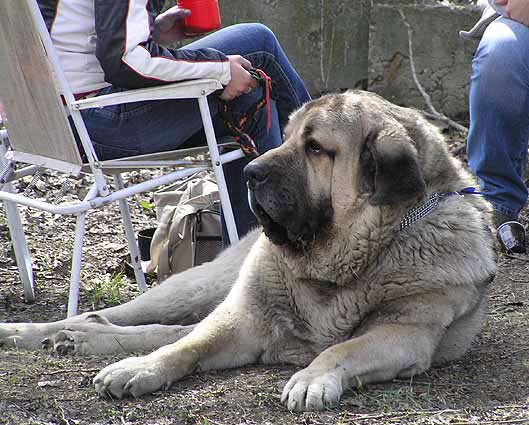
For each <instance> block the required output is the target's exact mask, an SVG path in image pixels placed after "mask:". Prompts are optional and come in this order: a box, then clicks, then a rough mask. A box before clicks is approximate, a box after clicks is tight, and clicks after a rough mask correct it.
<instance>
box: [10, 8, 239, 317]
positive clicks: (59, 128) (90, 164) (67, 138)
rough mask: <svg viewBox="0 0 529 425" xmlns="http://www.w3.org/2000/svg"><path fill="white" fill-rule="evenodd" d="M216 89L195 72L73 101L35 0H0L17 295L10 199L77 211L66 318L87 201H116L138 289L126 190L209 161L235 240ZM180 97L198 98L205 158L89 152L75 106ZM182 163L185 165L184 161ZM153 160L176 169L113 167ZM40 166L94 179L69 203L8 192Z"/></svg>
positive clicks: (27, 272) (18, 242) (21, 249)
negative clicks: (105, 157) (214, 110)
mask: <svg viewBox="0 0 529 425" xmlns="http://www.w3.org/2000/svg"><path fill="white" fill-rule="evenodd" d="M220 88H222V85H221V84H220V83H219V82H218V81H216V80H211V79H201V80H193V81H185V82H181V83H176V84H169V85H165V86H159V87H155V88H148V89H138V90H130V91H127V92H122V93H116V94H110V95H105V96H97V97H92V98H88V99H84V100H75V99H74V96H73V94H72V91H71V89H70V87H69V85H68V83H67V81H66V79H65V77H64V74H63V71H62V69H61V67H60V64H59V61H58V58H57V54H56V52H55V50H54V47H53V45H52V42H51V38H50V36H49V34H48V31H47V29H46V25H45V23H44V20H43V18H42V16H41V14H40V11H39V8H38V5H37V2H36V0H16V1H14V0H0V100H1V101H2V102H3V105H4V108H5V111H6V114H7V119H8V120H7V131H6V130H3V131H2V132H1V133H0V200H2V201H3V202H4V207H5V212H6V216H7V220H8V225H9V229H10V232H11V239H12V242H13V247H14V251H15V256H16V261H17V264H18V268H19V271H20V277H21V280H22V282H23V285H24V296H25V299H26V300H27V301H28V302H31V301H33V300H34V298H35V293H34V277H33V272H32V266H31V258H30V254H29V250H28V247H27V243H26V239H25V236H24V232H23V229H22V226H21V220H20V216H19V212H18V208H17V204H20V205H25V206H28V207H32V208H37V209H40V210H43V211H47V212H50V213H54V214H75V215H76V216H77V226H76V231H75V241H74V250H73V257H72V269H71V279H70V290H69V298H68V317H70V316H73V315H75V314H77V307H78V302H79V301H78V300H79V280H80V271H81V259H82V246H83V238H84V233H85V217H86V213H87V211H88V210H89V209H91V208H99V207H102V206H104V205H106V204H109V203H111V202H114V201H118V202H119V206H120V209H121V214H122V217H123V223H124V227H125V234H126V237H127V241H128V246H129V249H130V254H131V260H132V264H133V267H134V273H135V277H136V281H137V283H138V285H139V287H140V290H141V291H142V292H143V291H145V290H146V289H147V286H146V284H145V276H144V274H143V272H142V269H141V262H140V254H139V251H138V245H137V243H136V237H135V234H134V230H133V228H132V222H131V218H130V212H129V208H128V204H127V198H128V197H130V196H132V195H135V194H137V193H140V192H146V191H151V190H153V189H154V188H156V187H157V186H160V185H164V184H169V183H172V182H174V181H176V180H179V179H182V178H184V177H187V176H189V175H191V174H193V173H196V172H197V171H200V170H202V169H204V168H207V167H208V166H212V167H213V170H214V172H215V176H216V179H217V183H218V186H219V193H220V200H221V204H222V209H223V212H224V216H225V220H226V224H227V230H228V234H229V238H230V240H231V242H234V241H236V240H237V239H238V235H237V230H236V227H235V222H234V219H233V213H232V209H231V205H230V200H229V196H228V192H227V187H226V182H225V179H224V174H223V169H222V164H225V163H227V162H229V161H232V160H234V159H238V158H241V157H242V156H243V153H242V151H241V150H240V149H237V150H232V151H229V152H228V153H225V154H222V155H221V154H219V150H218V146H217V143H216V139H215V133H214V130H213V125H212V120H211V114H210V111H209V107H208V102H207V99H206V96H208V95H209V94H211V93H212V92H214V91H215V90H218V89H220ZM61 96H62V97H61ZM182 98H195V99H197V101H198V103H199V106H200V112H201V117H202V121H203V124H204V130H205V134H206V138H207V145H208V146H207V149H204V150H205V151H206V152H207V151H208V150H209V157H210V164H206V165H203V166H196V165H195V166H193V165H192V166H191V168H181V166H184V165H186V162H185V161H182V158H183V157H184V156H189V155H190V154H192V153H196V150H186V151H182V150H178V151H172V152H164V153H160V154H153V155H141V156H136V157H130V158H124V159H118V160H111V161H100V160H99V159H98V158H97V155H96V153H95V151H94V148H93V146H92V143H91V141H90V138H89V135H88V133H87V130H86V127H85V125H84V122H83V119H82V116H81V113H80V110H82V109H87V108H97V107H102V106H107V105H114V104H121V103H129V102H137V101H142V100H160V99H182ZM68 115H69V116H70V117H71V120H72V122H73V125H75V129H76V130H77V133H78V135H79V138H80V141H81V143H82V146H83V148H84V151H85V153H86V157H87V162H86V163H85V164H83V162H82V160H81V157H80V154H79V151H78V148H77V145H76V142H75V139H74V136H73V132H72V129H71V127H70V125H69V123H68ZM178 158H180V159H178ZM187 165H188V167H189V161H187ZM160 167H179V168H178V169H177V171H167V172H166V174H163V175H162V176H161V177H156V178H152V179H150V180H147V181H143V182H141V183H138V184H134V185H129V186H128V187H126V188H125V187H124V183H123V179H122V176H121V173H123V172H125V171H131V170H137V169H143V168H160ZM42 170H55V171H56V172H60V173H64V174H65V175H74V176H77V175H79V174H80V173H90V174H92V175H93V177H94V181H95V182H94V184H93V185H92V187H91V188H90V190H89V192H88V194H87V195H86V196H85V197H84V199H82V200H79V201H78V202H75V203H59V204H55V203H51V202H45V201H41V200H37V199H32V198H30V197H29V196H26V195H25V194H24V193H15V191H14V189H13V185H12V182H14V181H16V180H18V179H21V178H22V177H25V176H28V175H32V174H35V173H37V172H41V171H42ZM108 178H113V181H114V186H115V187H114V189H111V188H110V187H109V185H108V184H107V179H108Z"/></svg>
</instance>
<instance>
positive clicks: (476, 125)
mask: <svg viewBox="0 0 529 425" xmlns="http://www.w3.org/2000/svg"><path fill="white" fill-rule="evenodd" d="M528 138H529V28H528V27H526V26H524V25H522V24H519V23H517V22H515V21H512V20H510V19H506V18H500V19H498V20H496V21H495V22H493V23H492V24H490V26H489V27H488V28H487V30H486V32H485V34H484V36H483V38H482V40H481V42H480V44H479V47H478V50H477V52H476V55H475V58H474V60H473V63H472V80H471V86H470V131H469V135H468V145H467V152H468V161H469V165H470V168H471V169H472V171H473V172H474V174H475V175H476V176H477V177H478V179H479V182H480V185H481V189H482V191H483V193H484V195H485V197H486V198H487V200H489V201H490V202H491V204H492V206H493V208H494V212H495V215H494V217H495V224H496V226H498V225H500V224H501V223H502V222H505V221H508V220H515V219H517V217H518V214H519V212H520V210H521V209H522V208H523V207H524V205H525V203H526V202H527V187H526V186H525V183H524V181H523V173H524V168H525V166H526V164H527V140H528Z"/></svg>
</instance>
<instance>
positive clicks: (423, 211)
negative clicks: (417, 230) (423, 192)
mask: <svg viewBox="0 0 529 425" xmlns="http://www.w3.org/2000/svg"><path fill="white" fill-rule="evenodd" d="M453 195H459V196H463V195H481V192H478V191H477V190H476V188H475V187H465V188H464V189H462V190H459V191H457V192H436V193H433V194H432V195H430V196H429V197H428V199H426V201H424V202H423V203H422V204H419V205H417V206H416V207H413V208H412V209H411V210H409V211H408V212H407V213H406V214H405V215H404V217H403V218H402V220H401V221H400V224H399V230H401V231H402V230H404V229H406V228H407V227H409V226H411V225H412V224H414V223H415V222H417V221H418V220H420V219H421V218H423V217H426V216H427V215H428V214H430V213H431V212H432V211H433V210H435V208H436V207H437V205H439V201H440V200H441V199H443V198H446V197H448V196H453Z"/></svg>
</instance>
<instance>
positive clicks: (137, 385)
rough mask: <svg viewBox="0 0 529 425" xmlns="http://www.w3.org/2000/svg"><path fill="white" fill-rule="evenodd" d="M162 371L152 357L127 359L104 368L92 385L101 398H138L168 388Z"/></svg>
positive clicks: (168, 383)
mask: <svg viewBox="0 0 529 425" xmlns="http://www.w3.org/2000/svg"><path fill="white" fill-rule="evenodd" d="M162 370H163V368H162V367H161V364H160V363H159V361H156V360H155V359H153V358H152V357H149V356H145V357H129V358H128V359H124V360H121V361H119V362H117V363H114V364H111V365H110V366H107V367H105V368H104V369H103V370H102V371H101V372H99V373H98V374H97V375H96V377H95V378H94V385H95V388H96V391H97V393H98V394H99V395H100V396H103V397H110V398H112V397H116V398H120V399H121V398H123V397H125V396H128V395H130V396H132V397H139V396H141V395H143V394H150V393H153V392H154V391H157V390H159V389H161V388H167V387H169V385H170V382H167V381H166V379H165V377H164V374H163V372H162Z"/></svg>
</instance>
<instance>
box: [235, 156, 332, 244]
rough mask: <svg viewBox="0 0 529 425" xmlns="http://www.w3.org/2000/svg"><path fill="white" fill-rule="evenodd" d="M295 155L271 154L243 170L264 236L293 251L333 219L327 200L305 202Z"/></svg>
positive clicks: (304, 186) (301, 173) (303, 181)
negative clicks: (287, 246)
mask: <svg viewBox="0 0 529 425" xmlns="http://www.w3.org/2000/svg"><path fill="white" fill-rule="evenodd" d="M294 156H295V153H293V152H284V153H282V154H279V153H278V152H277V151H276V152H274V155H273V156H268V155H264V156H262V157H260V158H258V159H255V160H253V161H252V162H251V163H250V164H248V165H247V166H246V168H245V169H244V174H245V176H246V178H247V179H248V190H249V197H250V205H251V208H252V210H253V212H254V214H255V215H256V216H257V219H258V220H259V222H260V223H261V225H262V226H263V230H264V232H265V234H266V236H267V237H268V238H269V239H270V240H271V241H272V242H273V243H274V244H276V245H284V244H289V245H291V246H292V247H293V248H297V247H299V245H300V244H301V243H303V242H307V241H310V240H313V239H315V235H316V233H319V232H321V231H323V230H324V229H325V227H326V226H325V225H326V224H327V223H329V222H330V220H331V218H332V206H331V202H330V200H324V199H320V200H317V201H316V202H314V200H311V199H309V198H308V189H307V181H306V175H305V173H304V168H305V165H304V164H303V163H302V160H297V159H296V158H294Z"/></svg>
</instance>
